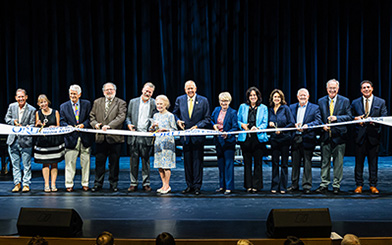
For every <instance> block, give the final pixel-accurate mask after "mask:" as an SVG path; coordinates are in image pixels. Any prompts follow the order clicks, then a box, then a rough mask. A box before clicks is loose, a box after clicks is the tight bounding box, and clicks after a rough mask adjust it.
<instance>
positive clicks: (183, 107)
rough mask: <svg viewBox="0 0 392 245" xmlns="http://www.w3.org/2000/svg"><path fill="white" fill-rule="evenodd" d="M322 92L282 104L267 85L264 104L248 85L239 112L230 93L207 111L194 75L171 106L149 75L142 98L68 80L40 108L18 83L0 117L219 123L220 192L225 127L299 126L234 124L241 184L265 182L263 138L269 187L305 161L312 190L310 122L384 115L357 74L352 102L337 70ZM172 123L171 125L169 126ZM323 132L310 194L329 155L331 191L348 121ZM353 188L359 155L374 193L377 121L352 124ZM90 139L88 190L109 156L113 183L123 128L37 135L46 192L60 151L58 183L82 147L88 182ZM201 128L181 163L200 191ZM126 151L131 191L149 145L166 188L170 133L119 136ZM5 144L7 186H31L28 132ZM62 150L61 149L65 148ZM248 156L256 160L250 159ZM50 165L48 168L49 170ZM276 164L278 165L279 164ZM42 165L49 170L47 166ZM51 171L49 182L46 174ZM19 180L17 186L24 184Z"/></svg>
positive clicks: (103, 124) (136, 125)
mask: <svg viewBox="0 0 392 245" xmlns="http://www.w3.org/2000/svg"><path fill="white" fill-rule="evenodd" d="M326 87H327V93H328V95H326V96H325V97H323V98H321V99H319V101H318V105H316V104H312V103H310V102H309V97H310V95H309V91H308V90H307V89H305V88H302V89H300V90H298V93H297V98H298V103H294V104H292V105H290V106H288V105H287V102H286V101H285V96H284V94H283V92H282V91H281V90H279V89H275V90H274V91H272V93H271V94H270V98H269V108H268V107H267V106H266V105H263V104H262V103H261V102H262V96H261V92H260V90H259V89H258V88H256V87H251V88H249V89H248V90H247V92H246V100H247V101H246V102H245V103H243V104H241V105H240V107H239V109H238V112H237V111H236V110H234V109H233V108H231V107H230V106H229V105H230V102H231V100H232V99H231V96H230V93H228V92H223V93H221V94H220V95H219V104H220V106H218V107H216V108H215V110H214V111H213V113H212V114H211V115H210V108H209V103H208V100H207V98H205V97H203V96H201V95H199V94H197V93H196V91H197V87H196V84H195V82H194V81H187V82H186V83H185V94H184V95H182V96H179V97H178V98H177V99H176V102H175V106H174V109H173V113H170V112H169V111H168V108H169V106H170V102H169V99H168V98H167V97H166V96H164V95H160V96H158V97H157V98H156V99H153V98H152V95H153V93H154V90H155V86H154V85H153V84H152V83H150V82H148V83H146V84H145V85H144V87H143V89H142V91H141V92H142V94H141V96H140V97H137V98H134V99H132V100H131V101H130V102H129V104H128V109H127V105H126V102H125V101H124V100H122V99H120V98H118V97H116V90H117V88H116V86H115V84H113V83H106V84H104V86H103V94H104V97H101V98H99V99H97V100H95V101H94V103H93V105H91V103H90V102H89V101H88V100H84V99H80V97H81V88H80V86H78V85H72V86H71V87H70V89H69V97H70V101H67V102H65V103H63V104H62V105H61V106H60V111H59V112H58V111H56V110H53V109H51V108H50V107H49V105H50V101H49V100H48V98H47V97H46V96H45V95H40V96H39V97H38V105H39V107H40V110H38V111H36V110H35V108H34V107H32V106H31V105H29V104H27V102H26V101H27V98H28V97H27V93H26V91H25V90H23V89H18V90H17V92H16V96H15V99H16V100H17V102H16V103H12V104H11V105H10V106H9V109H8V111H7V115H6V117H5V120H6V123H8V124H10V125H16V126H27V125H30V126H34V125H35V126H39V127H55V126H74V127H78V128H89V127H92V128H95V129H102V130H104V131H106V130H108V129H122V128H123V124H124V122H125V124H126V126H127V128H128V129H129V130H132V131H139V132H146V131H157V132H164V131H171V130H177V129H182V130H187V129H195V128H209V127H210V125H212V128H213V129H214V130H217V131H221V132H223V134H222V136H216V137H215V144H216V152H217V156H218V167H219V183H220V186H219V188H218V189H217V191H218V192H224V193H225V194H230V193H231V192H232V190H233V189H234V152H235V145H236V143H237V142H236V137H235V136H234V135H231V134H225V132H230V131H237V130H238V129H240V130H251V131H252V130H259V129H266V128H267V127H273V128H287V127H294V126H295V127H296V128H297V131H296V132H294V133H293V132H292V131H275V132H274V133H272V134H271V135H270V138H268V137H267V134H266V133H265V132H259V133H240V134H239V135H238V143H239V144H240V146H241V150H242V154H243V159H244V187H245V189H246V191H247V192H252V193H255V192H258V191H259V190H260V189H262V188H263V176H262V157H263V155H264V154H265V149H266V143H267V141H269V142H270V144H271V148H272V183H271V192H272V193H277V192H280V193H286V192H287V191H297V190H298V189H299V182H300V181H299V176H300V165H301V162H302V161H303V163H304V173H303V178H302V187H303V191H304V193H310V192H311V188H312V170H311V165H312V163H311V159H312V155H313V151H314V148H315V145H316V133H317V130H315V129H309V127H311V126H316V125H320V124H327V123H334V122H343V121H350V120H352V119H355V120H359V119H362V118H365V117H368V116H371V117H378V116H386V115H387V109H386V106H385V101H384V100H383V99H381V98H378V97H376V96H374V95H373V84H372V82H370V81H367V80H365V81H363V82H362V83H361V92H362V94H363V96H362V97H361V98H358V99H356V100H354V101H353V103H352V104H351V105H350V101H349V99H348V98H345V97H343V96H341V95H338V91H339V82H338V81H337V80H335V79H332V80H329V81H328V82H327V86H326ZM177 126H178V127H177ZM322 131H323V133H322V134H321V152H322V166H321V185H320V187H319V188H317V189H316V192H318V193H325V192H326V191H327V189H328V185H329V184H330V182H331V180H330V167H331V157H332V158H333V165H334V179H333V183H332V187H333V191H334V193H336V194H337V193H339V191H340V182H341V180H342V176H343V156H344V152H345V144H346V142H347V126H345V125H341V126H334V127H324V128H323V130H322ZM356 132H357V133H356V140H355V142H356V149H357V150H356V168H355V180H356V184H357V188H356V190H355V192H356V193H361V192H362V187H363V163H364V159H365V157H366V156H367V157H368V162H369V172H370V177H369V178H370V179H369V184H370V189H371V191H372V193H379V191H378V190H377V188H376V185H377V160H378V150H379V139H380V126H379V125H377V124H374V123H365V124H364V123H359V124H357V125H356ZM94 136H95V143H96V150H97V153H96V169H95V181H94V186H93V188H92V189H91V190H92V191H93V192H95V191H99V190H100V189H102V186H103V182H104V177H105V164H106V161H107V159H109V183H110V188H111V190H112V191H118V174H119V157H120V151H121V147H122V144H123V143H124V141H125V138H124V136H121V135H111V134H96V135H94V134H91V133H84V132H77V131H76V132H73V133H71V134H67V135H65V136H44V137H37V141H36V144H35V145H34V159H35V162H37V163H42V164H43V168H42V173H43V176H44V180H45V189H44V190H45V191H47V192H49V191H57V188H56V185H55V183H56V177H57V163H58V162H59V161H61V160H62V159H63V157H65V162H66V168H65V186H66V190H67V191H69V192H71V191H73V186H74V183H73V179H74V175H75V169H76V160H77V157H78V156H79V155H80V162H81V167H82V178H81V184H82V189H83V190H84V191H88V190H89V186H88V184H89V174H90V173H89V170H90V153H91V145H92V144H93V142H94ZM204 140H205V137H204V136H192V137H181V143H182V144H183V153H184V171H185V179H186V184H187V188H186V189H185V190H184V191H183V193H184V194H185V193H191V192H193V193H195V194H196V195H198V194H200V189H201V186H202V177H203V153H204ZM127 143H128V146H129V147H128V149H129V155H130V156H131V157H130V180H131V182H130V186H129V188H128V191H129V192H134V191H136V190H137V189H138V172H139V159H141V162H142V186H143V190H144V191H151V186H150V178H149V177H150V162H149V159H150V155H151V153H152V151H153V150H154V167H155V168H158V169H159V174H160V177H161V179H162V187H161V188H158V189H157V192H161V193H168V192H170V190H171V187H170V185H169V181H170V175H171V171H170V169H171V168H174V167H175V162H176V157H175V142H174V138H173V137H172V136H163V137H156V138H155V139H154V138H152V137H136V136H131V137H128V139H127ZM7 144H8V145H9V153H10V156H11V161H12V164H13V173H14V184H15V187H14V189H13V190H12V191H13V192H17V191H20V190H22V191H29V185H30V178H31V170H30V168H31V167H30V166H31V163H30V161H31V160H30V158H31V155H32V147H33V140H32V137H29V136H19V135H9V137H8V140H7ZM290 147H291V153H292V165H293V169H292V176H291V182H292V184H291V186H290V187H287V183H288V158H289V150H290ZM64 149H65V150H64ZM21 159H22V161H23V165H24V176H23V181H22V179H21V176H22V174H21V170H20V160H21ZM252 165H254V166H252ZM49 167H51V169H49ZM279 168H280V169H279ZM49 173H50V174H49ZM50 175H51V187H50V184H49V176H50ZM22 184H23V188H22Z"/></svg>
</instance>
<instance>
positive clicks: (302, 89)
mask: <svg viewBox="0 0 392 245" xmlns="http://www.w3.org/2000/svg"><path fill="white" fill-rule="evenodd" d="M301 91H305V92H306V94H307V95H309V90H307V89H306V88H300V89H298V92H297V96H298V95H299V92H301Z"/></svg>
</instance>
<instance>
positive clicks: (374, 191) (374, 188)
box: [370, 186, 380, 194]
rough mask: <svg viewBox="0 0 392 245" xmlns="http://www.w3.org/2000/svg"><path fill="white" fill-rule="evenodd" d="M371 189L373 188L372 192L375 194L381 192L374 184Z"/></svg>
mask: <svg viewBox="0 0 392 245" xmlns="http://www.w3.org/2000/svg"><path fill="white" fill-rule="evenodd" d="M370 190H371V192H372V193H373V194H378V193H380V192H379V191H378V190H377V188H376V187H374V186H370Z"/></svg>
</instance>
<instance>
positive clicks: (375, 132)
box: [351, 95, 388, 145]
mask: <svg viewBox="0 0 392 245" xmlns="http://www.w3.org/2000/svg"><path fill="white" fill-rule="evenodd" d="M351 110H352V113H353V116H354V117H356V116H361V115H364V114H365V109H364V105H363V97H362V96H361V97H360V98H358V99H356V100H354V101H353V103H352V104H351ZM387 114H388V111H387V107H386V105H385V100H383V99H381V98H379V97H376V96H374V95H373V102H372V107H371V108H370V113H369V117H385V116H387ZM355 131H356V137H355V143H357V144H363V142H364V140H365V138H366V137H368V139H369V143H370V144H372V145H378V144H380V136H381V127H380V124H378V123H374V124H370V123H365V124H363V126H361V125H359V123H357V124H355Z"/></svg>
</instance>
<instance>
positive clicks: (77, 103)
mask: <svg viewBox="0 0 392 245" xmlns="http://www.w3.org/2000/svg"><path fill="white" fill-rule="evenodd" d="M70 101H71V104H72V105H75V104H76V105H79V100H78V101H76V103H73V102H72V100H70Z"/></svg>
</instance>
